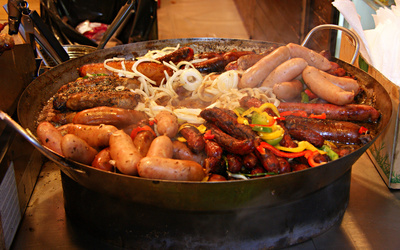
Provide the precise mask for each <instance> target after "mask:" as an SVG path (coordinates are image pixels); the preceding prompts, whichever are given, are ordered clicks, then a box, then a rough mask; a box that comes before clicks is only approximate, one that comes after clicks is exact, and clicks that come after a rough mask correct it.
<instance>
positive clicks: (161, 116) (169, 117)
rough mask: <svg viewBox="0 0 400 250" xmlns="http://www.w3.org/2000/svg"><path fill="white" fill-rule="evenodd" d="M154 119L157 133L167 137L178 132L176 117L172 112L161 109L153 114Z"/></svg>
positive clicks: (171, 136)
mask: <svg viewBox="0 0 400 250" xmlns="http://www.w3.org/2000/svg"><path fill="white" fill-rule="evenodd" d="M155 119H156V121H157V132H158V134H159V135H166V136H168V137H169V138H173V137H175V136H176V135H177V134H178V129H179V124H178V117H176V115H175V114H174V113H172V112H170V111H168V110H162V111H160V112H159V113H158V114H157V115H156V116H155Z"/></svg>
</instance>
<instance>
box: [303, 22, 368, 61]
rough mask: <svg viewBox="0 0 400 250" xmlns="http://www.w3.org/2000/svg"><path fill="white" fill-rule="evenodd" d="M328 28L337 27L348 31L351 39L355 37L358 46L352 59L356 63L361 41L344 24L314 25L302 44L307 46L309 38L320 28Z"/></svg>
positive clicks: (354, 40) (336, 28)
mask: <svg viewBox="0 0 400 250" xmlns="http://www.w3.org/2000/svg"><path fill="white" fill-rule="evenodd" d="M326 29H335V30H341V31H343V32H344V33H346V34H347V35H348V36H349V37H350V38H351V39H353V43H354V46H355V47H356V49H355V51H354V55H353V58H352V59H351V64H354V62H355V61H356V59H357V56H358V53H359V51H360V41H359V39H358V36H357V35H356V34H355V33H354V32H353V31H351V30H349V29H347V28H344V27H342V26H339V25H335V24H322V25H318V26H316V27H314V28H313V29H312V30H310V32H308V34H307V36H306V37H305V38H304V40H303V43H302V44H301V46H305V44H307V42H308V40H310V37H311V36H312V35H313V34H314V33H315V32H316V31H319V30H326Z"/></svg>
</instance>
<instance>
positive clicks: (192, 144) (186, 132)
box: [179, 126, 206, 153]
mask: <svg viewBox="0 0 400 250" xmlns="http://www.w3.org/2000/svg"><path fill="white" fill-rule="evenodd" d="M179 132H180V133H181V135H182V136H183V137H184V138H185V139H186V142H187V145H188V147H189V148H190V150H192V151H193V152H194V153H200V152H201V151H203V150H204V146H205V144H206V143H205V141H204V138H203V134H202V133H200V131H199V130H198V129H197V128H196V127H193V126H186V127H184V128H182V129H181V130H180V131H179Z"/></svg>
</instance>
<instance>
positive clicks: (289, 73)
mask: <svg viewBox="0 0 400 250" xmlns="http://www.w3.org/2000/svg"><path fill="white" fill-rule="evenodd" d="M307 65H308V64H307V62H306V61H305V60H304V59H303V58H292V59H289V60H287V61H286V62H283V63H282V64H280V65H279V66H277V67H276V68H275V69H274V70H273V71H272V72H271V73H270V74H269V75H268V76H267V78H265V80H264V81H263V82H262V84H261V86H262V87H269V88H272V87H274V85H275V84H277V83H281V82H288V81H292V80H293V79H295V78H296V77H297V76H299V75H301V73H302V72H303V70H304V69H305V68H306V67H307Z"/></svg>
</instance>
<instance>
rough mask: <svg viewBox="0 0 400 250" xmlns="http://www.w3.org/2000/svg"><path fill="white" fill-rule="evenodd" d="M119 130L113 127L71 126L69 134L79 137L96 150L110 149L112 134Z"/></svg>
mask: <svg viewBox="0 0 400 250" xmlns="http://www.w3.org/2000/svg"><path fill="white" fill-rule="evenodd" d="M117 130H118V129H117V128H116V127H115V126H112V125H82V124H69V125H68V127H67V131H68V132H67V133H68V134H74V135H76V136H78V137H79V138H81V139H83V140H85V141H86V142H87V143H88V144H89V145H90V146H91V147H94V148H104V147H108V145H109V141H110V136H111V134H112V133H114V132H115V131H117Z"/></svg>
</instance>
